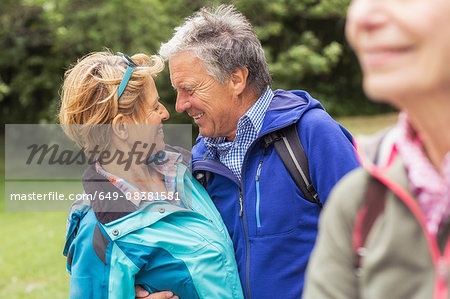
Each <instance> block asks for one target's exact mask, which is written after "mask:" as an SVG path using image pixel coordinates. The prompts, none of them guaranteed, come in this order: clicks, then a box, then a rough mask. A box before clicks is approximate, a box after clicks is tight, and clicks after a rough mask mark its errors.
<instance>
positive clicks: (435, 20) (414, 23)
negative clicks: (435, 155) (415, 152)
mask: <svg viewBox="0 0 450 299" xmlns="http://www.w3.org/2000/svg"><path fill="white" fill-rule="evenodd" d="M346 36H347V39H348V41H349V43H350V45H351V46H352V48H353V49H354V51H355V53H356V55H357V57H358V59H359V62H360V64H361V68H362V71H363V75H364V80H363V81H364V83H363V85H364V90H365V91H366V93H367V95H368V96H369V97H371V98H373V99H376V100H384V101H388V102H391V103H393V104H397V105H400V106H401V105H402V103H401V102H403V101H405V100H408V99H409V98H412V97H415V98H417V97H422V96H426V95H427V94H430V93H433V92H438V93H439V92H442V91H448V90H449V89H450V1H449V0H353V1H352V3H351V5H350V7H349V10H348V14H347V24H346ZM425 99H426V98H425Z"/></svg>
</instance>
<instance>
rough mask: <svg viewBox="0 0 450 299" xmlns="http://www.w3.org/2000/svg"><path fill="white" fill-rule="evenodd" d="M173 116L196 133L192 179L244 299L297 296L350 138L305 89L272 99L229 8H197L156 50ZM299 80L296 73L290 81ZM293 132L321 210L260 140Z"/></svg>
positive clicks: (263, 70)
mask: <svg viewBox="0 0 450 299" xmlns="http://www.w3.org/2000/svg"><path fill="white" fill-rule="evenodd" d="M160 54H161V55H162V56H163V57H164V58H165V59H166V60H168V61H169V68H170V79H171V81H172V85H173V86H174V88H175V89H176V90H177V93H178V96H177V101H176V110H177V111H178V112H183V111H185V112H187V113H188V115H189V116H191V117H192V118H193V119H194V122H195V123H196V124H197V125H198V127H199V130H200V136H199V138H198V139H197V144H196V145H195V146H194V148H193V150H192V154H193V162H192V168H193V172H194V175H196V176H197V178H198V177H200V176H203V180H202V181H203V183H204V185H205V187H206V189H207V191H208V193H209V194H210V196H211V198H212V200H213V201H214V203H215V205H216V207H217V209H218V210H219V212H220V213H221V215H222V217H223V220H224V222H225V224H226V226H227V229H228V231H229V233H230V235H231V238H232V240H233V243H234V249H235V253H236V261H237V264H238V269H239V274H240V279H241V283H242V287H243V289H244V293H245V296H246V298H257V299H261V298H274V296H276V298H300V297H301V294H302V289H303V283H304V274H305V269H306V265H307V262H308V259H309V256H310V253H311V251H312V249H313V246H314V242H315V240H316V235H317V221H318V217H319V214H320V211H321V204H324V203H325V201H326V199H327V197H328V193H329V192H330V190H331V188H332V187H333V186H334V185H335V183H336V182H337V181H338V180H339V179H340V178H341V177H342V176H343V175H345V174H346V173H347V172H349V171H350V170H352V169H354V168H355V167H357V166H358V162H357V160H356V158H355V155H354V150H353V146H352V144H351V136H350V135H349V134H348V132H347V131H346V130H345V129H343V128H342V127H341V126H340V125H339V124H338V123H336V122H335V121H334V120H333V119H332V118H331V117H330V116H329V115H328V114H327V113H326V112H325V111H324V110H323V108H322V106H321V105H320V103H319V102H318V101H316V100H314V99H313V98H312V97H310V95H309V94H308V93H306V92H304V91H294V92H287V91H283V90H276V91H272V90H271V89H270V85H271V82H272V79H271V76H270V73H269V70H268V66H267V63H266V59H265V55H264V51H263V49H262V47H261V43H260V42H259V40H258V38H257V37H256V34H255V33H254V31H253V29H252V27H251V25H250V24H249V22H248V21H247V19H246V18H245V17H244V16H243V15H242V14H241V13H239V12H238V11H236V10H235V9H234V8H233V7H232V6H220V7H219V8H217V9H215V10H211V9H202V10H201V11H199V12H198V13H196V14H194V15H193V16H192V17H190V18H188V19H187V20H186V22H185V23H184V24H183V25H182V26H180V27H178V28H176V32H175V35H174V36H173V37H172V38H171V39H170V40H169V41H168V42H167V43H165V44H163V45H162V46H161V49H160ZM293 75H295V74H293ZM290 124H296V127H297V130H298V135H299V137H300V140H301V144H302V145H303V148H304V151H305V153H306V156H307V157H308V162H309V169H310V171H309V174H310V178H311V181H312V184H313V186H314V188H315V190H316V191H317V194H318V197H319V199H320V202H318V203H311V202H310V201H307V200H306V199H305V197H306V196H305V195H303V194H302V192H301V191H300V189H299V187H297V185H296V183H295V182H294V180H293V179H292V178H291V176H290V174H289V172H288V170H287V169H286V168H285V166H284V164H283V162H282V161H281V159H280V157H279V155H278V154H277V151H276V150H275V149H274V147H273V146H270V145H269V146H268V145H267V144H266V142H265V140H266V138H265V136H268V135H269V134H270V132H272V131H276V130H278V129H280V128H282V127H285V126H289V125H290Z"/></svg>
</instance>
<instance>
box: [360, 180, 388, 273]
mask: <svg viewBox="0 0 450 299" xmlns="http://www.w3.org/2000/svg"><path fill="white" fill-rule="evenodd" d="M386 191H387V187H386V186H385V185H384V184H383V183H381V182H380V181H379V180H378V179H376V178H375V177H373V176H371V177H370V181H369V185H368V188H367V193H366V196H365V201H364V203H363V205H362V206H361V207H360V208H359V210H358V212H357V214H356V218H355V225H354V226H353V252H354V266H355V269H356V272H357V274H358V272H359V271H360V269H361V260H362V258H363V257H364V255H365V253H366V247H365V244H366V240H367V237H368V236H369V233H370V231H371V229H372V227H373V225H374V223H375V221H376V220H377V219H378V216H380V215H381V213H383V211H384V207H385V205H386Z"/></svg>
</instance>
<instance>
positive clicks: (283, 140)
mask: <svg viewBox="0 0 450 299" xmlns="http://www.w3.org/2000/svg"><path fill="white" fill-rule="evenodd" d="M271 144H273V145H274V147H275V150H276V151H277V153H278V156H279V157H280V159H281V161H283V164H284V166H285V167H286V169H287V170H288V171H289V174H290V175H291V177H292V179H293V180H294V182H295V184H296V185H297V186H298V187H299V189H300V191H302V193H303V195H304V196H305V199H306V200H307V201H309V202H312V203H315V204H317V205H319V206H320V207H322V203H321V202H320V200H319V195H318V194H317V191H316V190H315V189H314V186H313V185H312V183H311V178H310V176H309V166H308V159H307V157H306V154H305V150H304V149H303V146H302V144H301V142H300V137H299V136H298V132H297V123H294V124H292V125H289V126H287V127H284V128H281V129H280V130H276V131H273V132H271V133H269V134H267V135H266V136H264V148H267V147H268V146H270V145H271Z"/></svg>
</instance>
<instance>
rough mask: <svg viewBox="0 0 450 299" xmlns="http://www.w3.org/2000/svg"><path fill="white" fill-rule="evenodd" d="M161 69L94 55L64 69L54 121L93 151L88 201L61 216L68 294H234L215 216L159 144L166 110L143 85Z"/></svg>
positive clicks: (237, 290)
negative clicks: (64, 222)
mask: <svg viewBox="0 0 450 299" xmlns="http://www.w3.org/2000/svg"><path fill="white" fill-rule="evenodd" d="M162 68H163V62H162V60H161V59H160V58H159V57H158V56H151V57H149V56H147V55H144V54H137V55H134V56H133V57H132V58H131V57H129V56H127V55H124V54H122V53H117V54H116V55H113V54H111V53H108V52H100V53H92V54H89V55H87V56H86V57H84V58H83V59H81V60H79V61H78V62H77V63H76V65H75V66H74V67H73V68H71V69H70V70H69V71H67V73H66V76H65V82H64V85H63V88H62V97H61V108H60V115H59V116H60V122H61V124H62V125H63V129H64V131H65V132H66V134H67V135H68V136H69V137H71V138H72V139H73V140H75V141H76V142H77V143H78V144H79V145H80V146H81V147H82V148H83V149H84V151H85V152H86V153H88V156H89V157H93V159H92V163H90V164H91V165H89V166H88V167H87V169H86V171H85V172H84V174H83V178H82V181H83V187H84V191H85V193H86V194H87V195H90V196H91V197H90V200H89V204H88V205H86V204H85V205H79V206H78V207H76V208H74V209H73V210H72V211H71V214H70V216H69V220H70V225H69V229H68V233H67V241H66V246H65V249H64V253H65V255H67V269H68V271H69V273H70V274H71V287H70V297H71V298H134V297H135V288H134V286H135V285H142V286H143V287H144V289H146V290H147V291H149V292H151V293H154V292H161V291H164V290H170V291H171V292H162V293H159V294H160V295H161V296H163V297H164V298H166V297H167V298H170V297H172V296H173V298H177V297H176V296H179V297H180V298H212V297H216V298H242V291H241V285H240V282H239V278H238V274H237V267H236V262H235V260H234V251H233V246H232V243H231V240H230V239H229V236H228V233H227V231H226V228H225V225H224V224H223V222H222V219H221V218H220V215H219V214H218V212H217V210H216V209H215V207H214V204H213V203H212V201H211V199H210V198H209V196H208V195H207V193H206V191H205V190H204V189H203V188H202V187H201V186H200V185H199V184H198V183H197V182H196V181H195V180H194V179H192V177H191V175H190V173H189V171H188V170H187V168H186V166H185V165H184V164H183V163H182V155H181V154H180V153H177V152H173V151H167V147H166V146H165V144H164V134H163V130H162V121H164V120H167V119H168V118H169V114H168V112H167V110H166V108H165V107H164V106H163V105H162V104H161V103H160V101H159V97H158V93H157V90H156V87H155V83H154V81H153V77H154V76H155V75H156V74H157V73H159V72H160V71H161V70H162ZM150 147H151V150H150ZM187 156H188V155H187ZM155 298H157V297H155ZM158 298H161V297H158Z"/></svg>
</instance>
